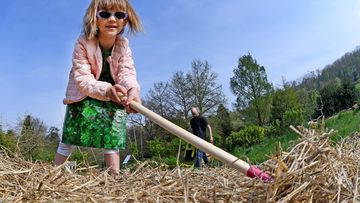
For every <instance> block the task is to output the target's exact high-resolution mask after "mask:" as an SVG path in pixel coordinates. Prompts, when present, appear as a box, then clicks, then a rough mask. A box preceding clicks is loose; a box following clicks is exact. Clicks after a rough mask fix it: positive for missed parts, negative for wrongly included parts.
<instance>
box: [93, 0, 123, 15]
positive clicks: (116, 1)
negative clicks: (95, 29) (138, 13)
mask: <svg viewBox="0 0 360 203" xmlns="http://www.w3.org/2000/svg"><path fill="white" fill-rule="evenodd" d="M112 9H115V10H119V11H125V12H126V11H127V1H126V0H102V1H99V4H98V10H112Z"/></svg>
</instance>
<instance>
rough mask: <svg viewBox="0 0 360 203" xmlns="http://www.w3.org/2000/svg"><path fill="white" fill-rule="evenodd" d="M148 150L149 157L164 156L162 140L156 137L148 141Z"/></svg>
mask: <svg viewBox="0 0 360 203" xmlns="http://www.w3.org/2000/svg"><path fill="white" fill-rule="evenodd" d="M147 143H148V145H149V150H150V154H151V155H153V156H154V155H156V156H161V155H165V154H166V147H165V143H166V142H164V141H163V140H161V139H160V138H158V137H156V138H154V139H153V140H149V141H148V142H147Z"/></svg>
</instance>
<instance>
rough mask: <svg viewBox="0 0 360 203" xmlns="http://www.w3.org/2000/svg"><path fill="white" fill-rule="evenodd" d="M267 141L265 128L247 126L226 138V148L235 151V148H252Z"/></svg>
mask: <svg viewBox="0 0 360 203" xmlns="http://www.w3.org/2000/svg"><path fill="white" fill-rule="evenodd" d="M264 139H265V128H262V127H259V126H247V127H245V128H244V129H243V130H240V131H239V132H232V133H231V134H230V136H229V137H228V138H226V146H227V147H228V148H229V149H233V148H234V147H235V146H244V147H250V146H252V145H254V144H257V143H261V142H262V141H264Z"/></svg>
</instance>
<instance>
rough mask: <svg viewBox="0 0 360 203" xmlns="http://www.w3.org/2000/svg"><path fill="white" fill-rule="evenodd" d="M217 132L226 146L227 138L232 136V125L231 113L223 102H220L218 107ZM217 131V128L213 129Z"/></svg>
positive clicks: (222, 144)
mask: <svg viewBox="0 0 360 203" xmlns="http://www.w3.org/2000/svg"><path fill="white" fill-rule="evenodd" d="M216 118H217V122H216V124H217V125H216V126H217V129H218V130H217V132H218V134H219V136H220V137H221V146H222V147H225V140H226V138H227V137H229V136H230V134H231V131H232V125H231V120H230V113H229V111H228V110H227V109H226V108H225V106H224V105H223V104H220V105H219V107H218V109H217V116H216ZM213 132H215V130H213Z"/></svg>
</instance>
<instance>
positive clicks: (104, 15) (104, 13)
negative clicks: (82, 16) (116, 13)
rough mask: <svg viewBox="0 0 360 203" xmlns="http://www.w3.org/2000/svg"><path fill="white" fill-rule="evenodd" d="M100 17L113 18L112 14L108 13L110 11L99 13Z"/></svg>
mask: <svg viewBox="0 0 360 203" xmlns="http://www.w3.org/2000/svg"><path fill="white" fill-rule="evenodd" d="M99 16H100V17H101V18H109V17H110V16H111V13H110V12H108V11H101V12H100V13H99Z"/></svg>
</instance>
